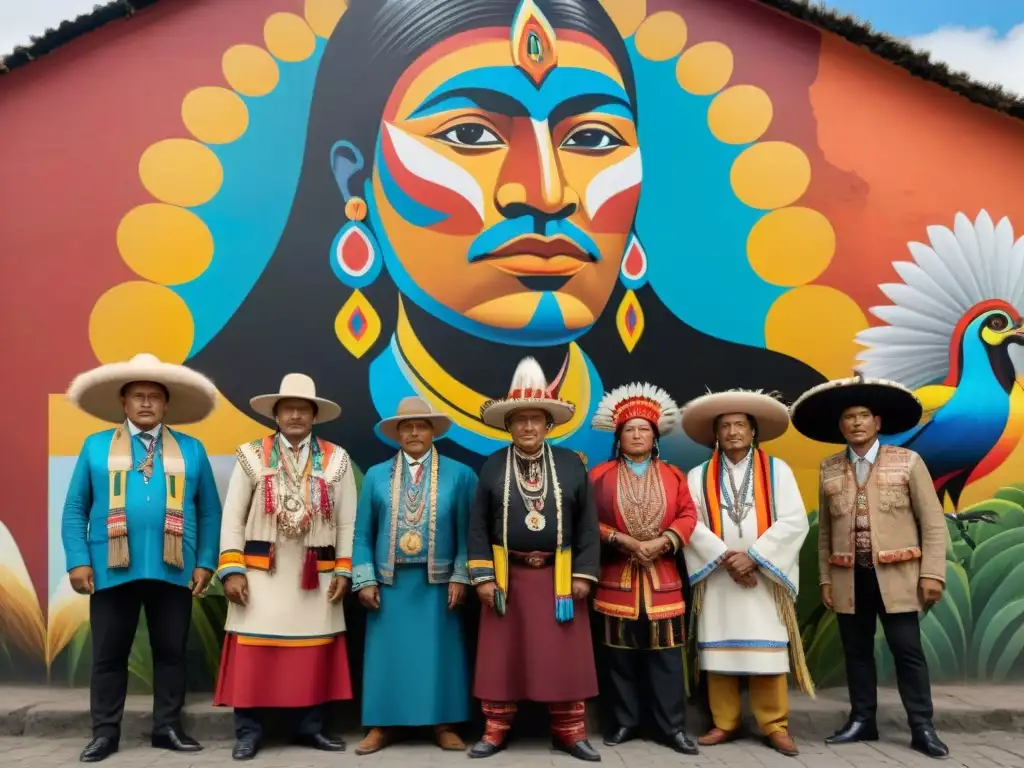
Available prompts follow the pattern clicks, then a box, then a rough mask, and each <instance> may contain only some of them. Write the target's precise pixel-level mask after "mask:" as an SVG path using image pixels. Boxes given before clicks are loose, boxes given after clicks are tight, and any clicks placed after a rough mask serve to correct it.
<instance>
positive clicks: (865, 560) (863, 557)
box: [854, 550, 875, 568]
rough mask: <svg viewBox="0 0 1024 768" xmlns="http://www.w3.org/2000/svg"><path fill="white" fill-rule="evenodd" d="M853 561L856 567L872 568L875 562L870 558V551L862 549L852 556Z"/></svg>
mask: <svg viewBox="0 0 1024 768" xmlns="http://www.w3.org/2000/svg"><path fill="white" fill-rule="evenodd" d="M854 562H855V563H856V564H857V567H858V568H874V567H875V564H874V562H873V561H872V559H871V553H870V552H865V551H863V550H861V551H859V552H857V554H856V555H855V556H854Z"/></svg>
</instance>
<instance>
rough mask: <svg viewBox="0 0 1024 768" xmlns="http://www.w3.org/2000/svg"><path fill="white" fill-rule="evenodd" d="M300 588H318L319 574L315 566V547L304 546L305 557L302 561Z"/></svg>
mask: <svg viewBox="0 0 1024 768" xmlns="http://www.w3.org/2000/svg"><path fill="white" fill-rule="evenodd" d="M302 588H303V589H319V588H320V575H319V574H318V573H317V568H316V549H314V548H313V547H307V548H306V559H305V561H304V562H303V563H302Z"/></svg>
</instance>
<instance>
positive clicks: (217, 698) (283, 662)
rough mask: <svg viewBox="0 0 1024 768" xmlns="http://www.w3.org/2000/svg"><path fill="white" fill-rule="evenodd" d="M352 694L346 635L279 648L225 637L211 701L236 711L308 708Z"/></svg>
mask: <svg viewBox="0 0 1024 768" xmlns="http://www.w3.org/2000/svg"><path fill="white" fill-rule="evenodd" d="M351 698H352V682H351V679H350V677H349V669H348V650H347V649H346V647H345V635H343V634H342V635H338V636H337V637H336V638H335V640H334V642H332V643H328V644H327V645H313V646H308V647H302V648H294V647H293V648H288V647H285V648H281V647H275V646H270V645H242V644H240V643H239V642H238V636H237V635H233V634H228V635H226V636H225V638H224V652H223V653H222V654H221V659H220V673H219V674H218V675H217V690H216V692H215V693H214V695H213V703H214V705H215V706H219V707H235V708H238V709H249V708H256V707H259V708H262V707H311V706H314V705H316V704H324V703H325V702H328V701H344V700H347V699H351Z"/></svg>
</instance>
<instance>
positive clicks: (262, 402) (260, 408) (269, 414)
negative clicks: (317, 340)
mask: <svg viewBox="0 0 1024 768" xmlns="http://www.w3.org/2000/svg"><path fill="white" fill-rule="evenodd" d="M291 399H294V400H307V401H309V402H311V403H314V404H315V405H316V407H317V412H316V423H317V424H323V423H324V422H327V421H334V420H335V419H336V418H338V417H339V416H341V406H340V405H338V404H337V403H335V402H334V401H333V400H326V399H325V398H322V397H317V396H316V384H315V383H314V381H313V379H311V378H310V377H309V376H307V375H306V374H304V373H289V374H287V375H285V377H284V378H283V379H281V386H280V388H279V391H278V392H276V393H274V394H272V395H257V396H256V397H254V398H253V399H252V400H250V401H249V405H250V406H252V409H253V410H254V411H256V413H258V414H259V415H260V416H265V417H266V418H268V419H273V418H274V406H275V405H277V404H278V402H280V401H281V400H291Z"/></svg>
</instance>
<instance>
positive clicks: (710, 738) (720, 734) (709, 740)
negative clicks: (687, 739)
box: [697, 728, 739, 747]
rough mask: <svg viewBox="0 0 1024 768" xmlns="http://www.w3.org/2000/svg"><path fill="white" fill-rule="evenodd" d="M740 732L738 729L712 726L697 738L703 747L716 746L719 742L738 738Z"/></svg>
mask: <svg viewBox="0 0 1024 768" xmlns="http://www.w3.org/2000/svg"><path fill="white" fill-rule="evenodd" d="M738 733H739V732H738V731H723V730H722V729H721V728H712V729H711V730H710V731H708V732H707V733H705V734H704V735H703V736H701V737H700V738H699V739H697V743H698V744H700V745H701V746H702V747H716V746H718V745H719V744H725V743H726V742H729V741H732V740H733V739H735V738H736V736H737V735H738Z"/></svg>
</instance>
